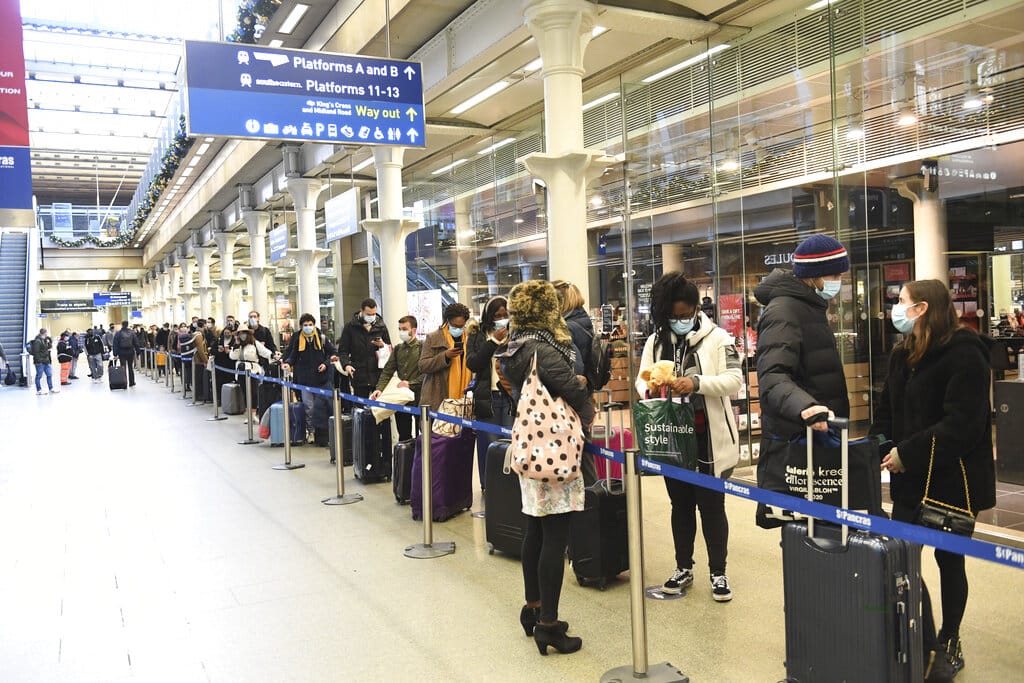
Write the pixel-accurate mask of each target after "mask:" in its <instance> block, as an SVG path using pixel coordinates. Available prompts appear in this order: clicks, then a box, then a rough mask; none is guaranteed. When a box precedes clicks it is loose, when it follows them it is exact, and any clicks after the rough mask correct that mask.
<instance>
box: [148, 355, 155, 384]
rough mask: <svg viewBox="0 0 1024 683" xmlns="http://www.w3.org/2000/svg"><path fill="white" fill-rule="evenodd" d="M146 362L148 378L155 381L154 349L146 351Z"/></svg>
mask: <svg viewBox="0 0 1024 683" xmlns="http://www.w3.org/2000/svg"><path fill="white" fill-rule="evenodd" d="M146 362H147V363H149V373H148V374H149V378H150V379H152V380H154V381H155V379H156V349H153V348H147V349H146Z"/></svg>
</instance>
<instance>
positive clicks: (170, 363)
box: [164, 347, 174, 387]
mask: <svg viewBox="0 0 1024 683" xmlns="http://www.w3.org/2000/svg"><path fill="white" fill-rule="evenodd" d="M164 362H165V365H164V386H165V387H169V386H171V375H173V374H174V359H173V358H171V352H170V350H169V349H167V348H166V347H164Z"/></svg>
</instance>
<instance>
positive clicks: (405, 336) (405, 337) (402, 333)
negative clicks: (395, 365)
mask: <svg viewBox="0 0 1024 683" xmlns="http://www.w3.org/2000/svg"><path fill="white" fill-rule="evenodd" d="M398 338H399V339H401V340H402V343H403V344H404V343H408V342H409V340H410V339H412V333H411V332H409V331H408V330H399V331H398Z"/></svg>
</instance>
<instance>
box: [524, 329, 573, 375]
mask: <svg viewBox="0 0 1024 683" xmlns="http://www.w3.org/2000/svg"><path fill="white" fill-rule="evenodd" d="M511 339H512V340H513V341H517V340H520V339H536V340H537V341H542V342H545V343H547V344H550V345H551V346H553V347H555V349H557V350H558V352H559V353H561V354H562V355H563V356H565V359H566V360H567V361H569V365H570V366H572V367H574V368H575V367H576V348H575V347H574V346H573V345H572V344H571V343H569V344H559V343H558V342H557V341H555V335H553V334H551V333H550V332H548V331H547V330H532V329H531V330H516V331H514V332H513V333H512V336H511Z"/></svg>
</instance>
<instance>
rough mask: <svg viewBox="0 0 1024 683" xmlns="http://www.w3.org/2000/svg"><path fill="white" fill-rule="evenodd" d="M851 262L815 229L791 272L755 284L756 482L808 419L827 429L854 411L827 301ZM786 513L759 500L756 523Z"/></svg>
mask: <svg viewBox="0 0 1024 683" xmlns="http://www.w3.org/2000/svg"><path fill="white" fill-rule="evenodd" d="M849 269H850V258H849V256H848V255H847V253H846V249H845V248H844V247H843V245H842V244H840V243H839V242H838V241H837V240H835V239H832V238H831V237H829V236H827V235H811V236H810V237H808V238H807V239H805V240H804V241H803V242H801V243H800V245H799V246H798V247H797V249H796V252H794V254H793V272H788V271H784V270H775V271H774V272H772V273H771V274H770V275H769V276H768V277H766V278H765V279H764V281H763V282H762V283H761V284H760V285H758V286H757V288H755V289H754V296H755V297H757V300H758V301H759V302H761V304H763V305H764V307H765V308H764V311H762V313H761V318H760V320H759V321H758V325H757V382H758V386H759V392H760V399H761V415H762V421H761V424H762V434H761V457H760V458H759V460H758V462H757V473H758V476H757V481H758V485H760V484H762V483H763V481H764V475H763V473H764V471H765V469H766V468H768V467H771V466H772V465H773V463H772V457H773V456H775V457H780V456H781V455H783V454H784V453H785V451H786V448H787V442H788V441H789V440H790V439H792V438H794V437H801V436H803V435H804V433H805V431H806V427H807V425H811V426H812V427H813V428H814V429H818V430H827V429H828V426H827V423H826V420H827V419H828V417H829V415H830V414H832V415H837V416H840V417H848V416H849V414H850V401H849V397H848V396H847V393H846V374H845V373H844V371H843V361H842V359H841V358H840V357H839V351H838V350H837V349H836V342H835V336H834V335H833V333H832V329H831V328H830V327H829V324H828V315H827V313H828V303H829V300H830V299H832V297H834V296H835V295H836V294H838V293H839V289H840V287H841V282H842V274H843V273H845V272H846V271H848V270H849ZM785 521H786V517H785V516H784V515H782V514H781V511H778V510H775V509H774V508H772V507H771V506H766V505H764V504H759V505H758V506H757V524H758V526H761V527H763V528H766V529H770V528H774V527H777V526H781V525H782V524H783V523H784V522H785Z"/></svg>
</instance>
